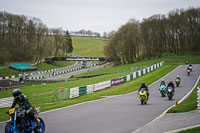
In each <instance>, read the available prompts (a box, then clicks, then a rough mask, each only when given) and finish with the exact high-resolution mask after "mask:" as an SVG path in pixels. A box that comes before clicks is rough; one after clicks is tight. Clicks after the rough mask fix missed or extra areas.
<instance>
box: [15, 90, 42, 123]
mask: <svg viewBox="0 0 200 133" xmlns="http://www.w3.org/2000/svg"><path fill="white" fill-rule="evenodd" d="M13 97H14V101H13V103H12V106H11V108H14V107H15V105H16V104H18V105H19V106H20V107H22V106H23V107H24V109H25V110H26V114H27V115H29V116H30V118H31V119H32V120H33V121H36V122H39V119H38V116H37V115H36V114H35V109H34V107H33V106H32V105H31V104H30V103H29V101H28V99H27V98H26V96H25V95H24V94H22V92H21V90H20V89H15V90H13Z"/></svg>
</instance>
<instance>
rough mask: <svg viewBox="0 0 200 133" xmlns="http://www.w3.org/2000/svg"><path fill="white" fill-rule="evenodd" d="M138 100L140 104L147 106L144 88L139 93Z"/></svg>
mask: <svg viewBox="0 0 200 133" xmlns="http://www.w3.org/2000/svg"><path fill="white" fill-rule="evenodd" d="M139 98H140V101H141V104H142V105H143V104H147V100H148V99H147V91H146V90H145V88H142V89H141V90H140V91H139Z"/></svg>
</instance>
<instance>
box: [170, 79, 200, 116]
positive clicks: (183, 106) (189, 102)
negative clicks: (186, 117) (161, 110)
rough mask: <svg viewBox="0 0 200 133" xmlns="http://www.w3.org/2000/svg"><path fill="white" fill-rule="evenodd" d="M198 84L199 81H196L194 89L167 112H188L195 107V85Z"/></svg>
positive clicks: (199, 84)
mask: <svg viewBox="0 0 200 133" xmlns="http://www.w3.org/2000/svg"><path fill="white" fill-rule="evenodd" d="M198 86H200V82H198V84H197V86H196V88H195V89H194V91H193V92H192V93H191V94H190V96H189V97H187V98H186V99H185V100H184V101H183V102H182V103H180V104H178V105H177V106H175V107H173V108H171V109H170V110H169V111H167V113H180V112H188V111H192V110H196V109H197V87H198Z"/></svg>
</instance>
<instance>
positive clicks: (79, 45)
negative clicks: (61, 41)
mask: <svg viewBox="0 0 200 133" xmlns="http://www.w3.org/2000/svg"><path fill="white" fill-rule="evenodd" d="M107 43H108V39H104V38H93V37H72V45H73V48H74V50H73V53H74V54H77V55H80V56H83V57H105V56H104V54H103V47H104V46H105V45H106V44H107Z"/></svg>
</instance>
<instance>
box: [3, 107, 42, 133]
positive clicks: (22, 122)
mask: <svg viewBox="0 0 200 133" xmlns="http://www.w3.org/2000/svg"><path fill="white" fill-rule="evenodd" d="M6 113H7V114H9V115H10V121H8V122H7V123H6V126H5V133H31V132H32V131H34V132H35V133H44V132H45V123H44V121H43V120H42V118H40V117H39V119H40V122H39V123H37V122H35V121H33V120H31V118H30V117H29V116H28V115H26V110H25V109H24V107H23V106H20V107H17V108H11V109H9V111H7V112H6ZM35 113H36V114H37V115H38V114H39V113H40V108H36V112H35Z"/></svg>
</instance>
